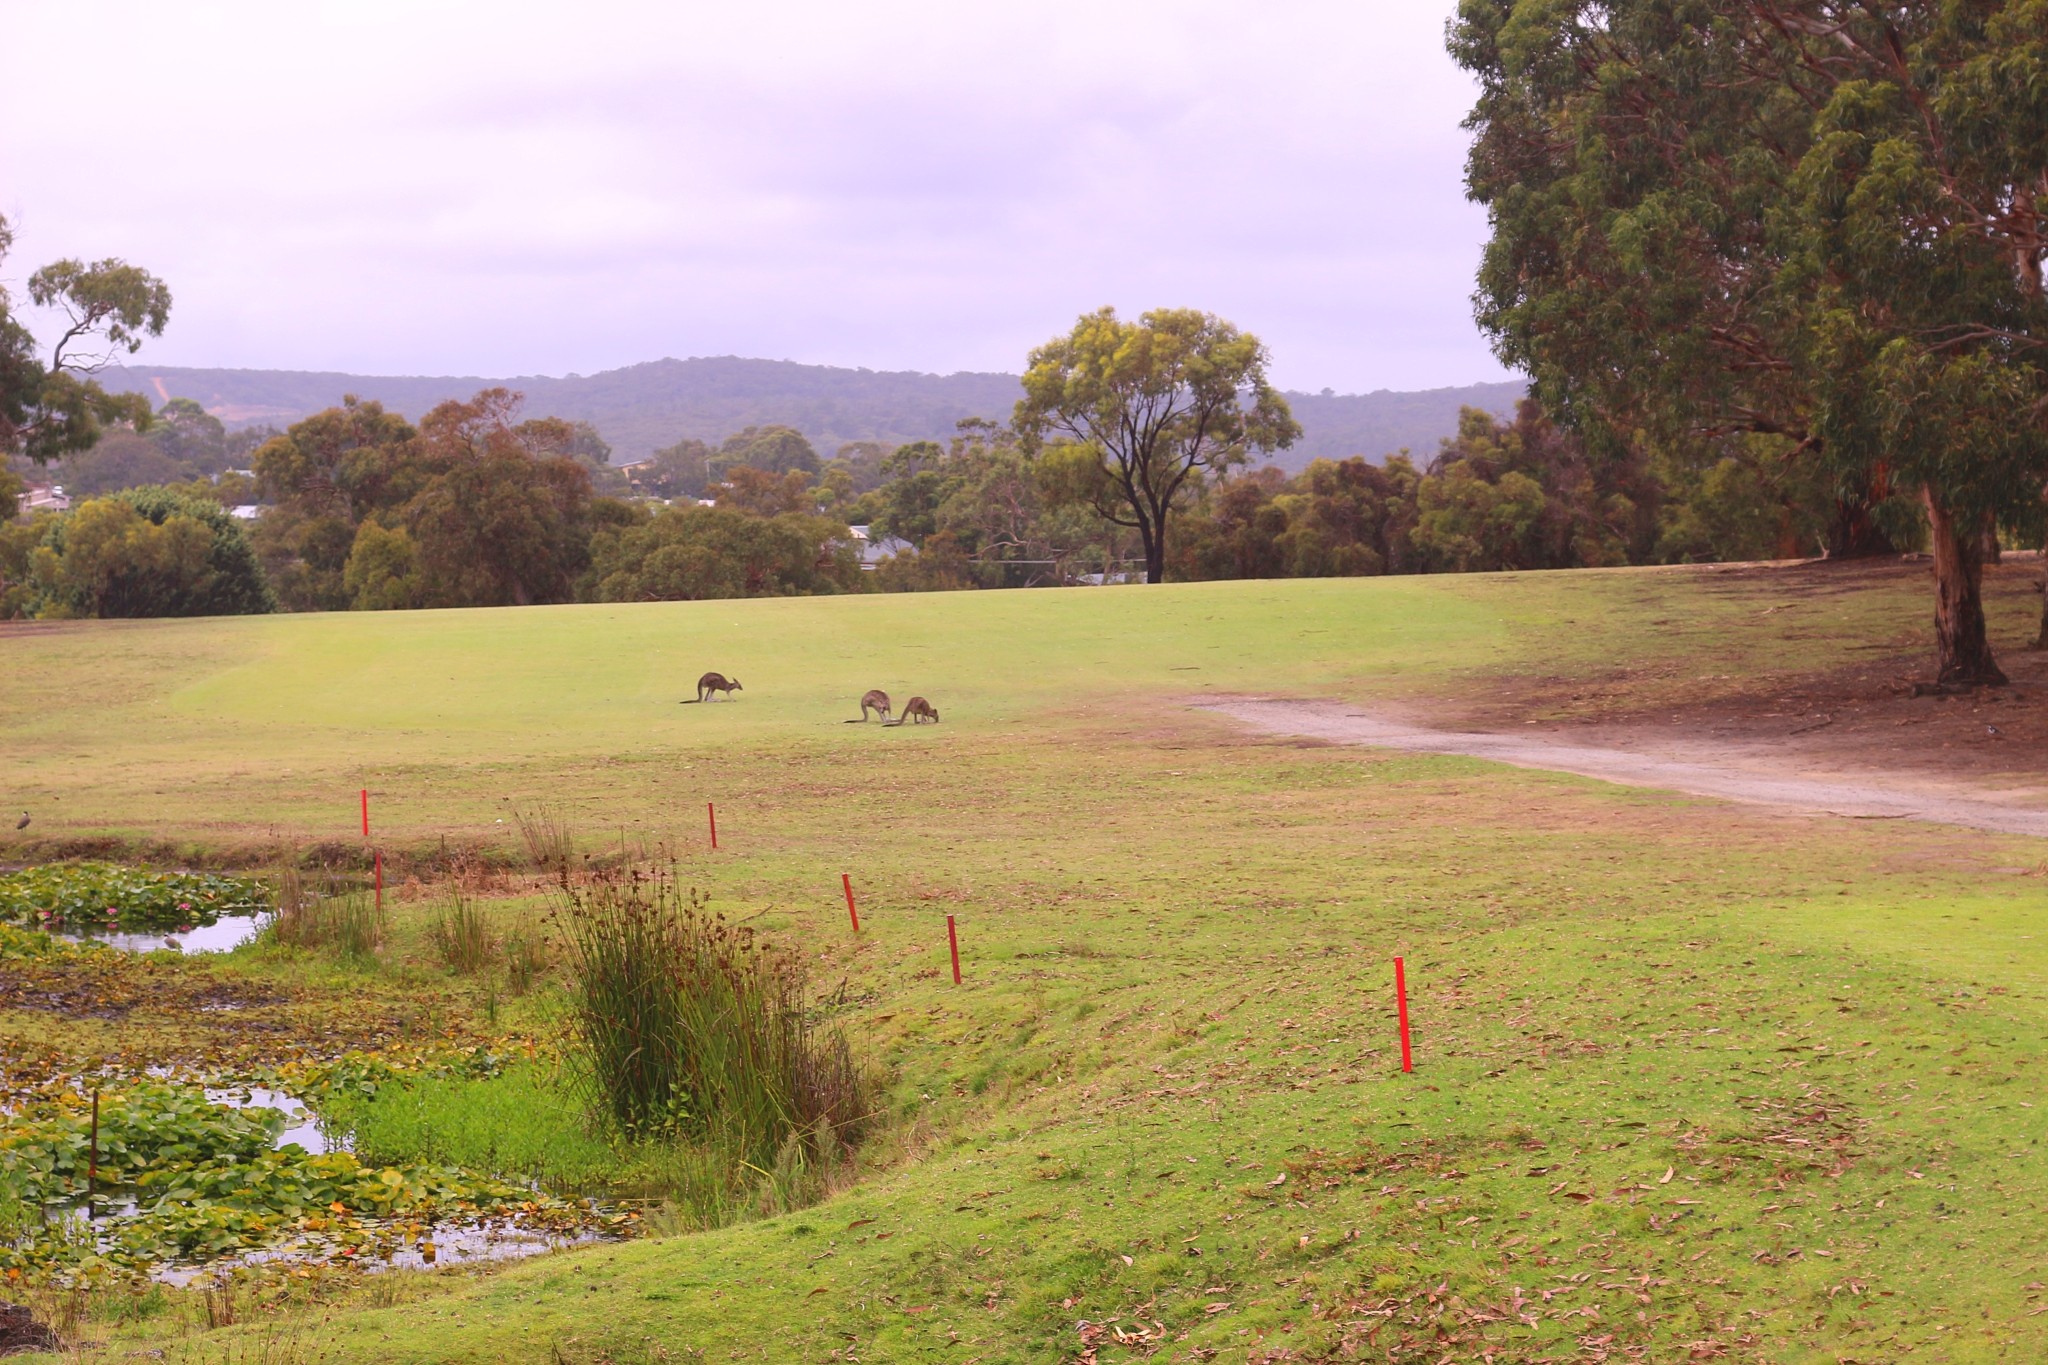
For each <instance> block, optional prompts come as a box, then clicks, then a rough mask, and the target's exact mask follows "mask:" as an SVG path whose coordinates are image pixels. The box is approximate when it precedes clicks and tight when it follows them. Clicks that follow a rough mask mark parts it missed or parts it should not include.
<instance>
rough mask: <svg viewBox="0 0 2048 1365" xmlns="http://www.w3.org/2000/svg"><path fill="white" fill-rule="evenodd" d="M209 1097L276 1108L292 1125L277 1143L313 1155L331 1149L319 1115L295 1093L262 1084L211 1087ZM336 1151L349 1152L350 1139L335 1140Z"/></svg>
mask: <svg viewBox="0 0 2048 1365" xmlns="http://www.w3.org/2000/svg"><path fill="white" fill-rule="evenodd" d="M206 1098H207V1101H208V1102H209V1103H211V1104H224V1105H226V1106H227V1107H228V1108H230V1109H275V1110H276V1111H277V1112H278V1113H280V1114H283V1115H284V1117H285V1122H286V1123H287V1124H288V1125H290V1126H289V1127H287V1128H286V1129H285V1130H284V1131H283V1132H281V1133H279V1134H278V1135H277V1142H276V1143H275V1144H274V1145H275V1146H278V1147H290V1146H293V1145H297V1146H300V1147H303V1148H305V1149H306V1151H307V1152H308V1153H310V1154H311V1155H313V1156H318V1155H320V1154H321V1153H322V1152H325V1151H327V1150H329V1144H328V1141H327V1132H326V1130H325V1129H324V1128H322V1127H321V1125H320V1119H319V1116H318V1115H316V1114H315V1113H314V1112H313V1111H312V1110H310V1109H308V1108H307V1107H306V1102H305V1101H304V1100H302V1099H300V1098H299V1097H298V1096H296V1095H287V1094H285V1093H284V1091H282V1090H265V1089H264V1088H263V1087H262V1086H260V1085H244V1086H208V1087H207V1088H206ZM333 1150H334V1151H337V1152H345V1151H347V1150H348V1142H347V1140H346V1139H344V1140H342V1141H340V1142H337V1143H334V1144H333Z"/></svg>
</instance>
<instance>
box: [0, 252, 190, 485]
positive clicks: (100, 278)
mask: <svg viewBox="0 0 2048 1365" xmlns="http://www.w3.org/2000/svg"><path fill="white" fill-rule="evenodd" d="M13 246H14V231H13V229H12V228H11V227H9V226H8V223H7V220H6V219H5V218H0V262H5V260H6V259H7V254H8V252H9V251H10V250H12V249H13ZM28 297H29V300H30V302H32V303H34V304H35V305H36V306H37V307H38V308H47V309H52V310H54V311H56V312H58V313H60V314H62V315H63V317H64V319H65V324H64V329H63V331H62V332H61V333H60V334H59V335H58V337H57V340H56V341H55V342H54V343H53V344H51V346H50V347H49V350H48V353H47V354H48V359H44V358H43V357H42V355H41V354H39V353H38V351H37V349H36V339H35V337H34V336H33V335H32V334H31V333H30V332H29V330H28V327H27V325H26V324H24V323H23V322H22V321H21V320H20V319H19V318H18V317H16V316H15V313H14V300H13V299H12V298H11V297H10V296H9V294H8V292H7V290H6V289H5V288H0V455H5V454H13V453H16V452H20V453H23V454H26V455H27V456H28V458H29V459H31V460H33V461H35V462H36V463H37V464H47V463H48V462H49V461H51V460H53V459H57V458H60V457H61V456H63V455H65V454H67V453H68V452H71V451H75V450H85V449H87V448H88V447H90V446H91V445H92V444H93V442H95V441H97V440H98V439H99V436H100V432H101V430H102V429H103V428H104V427H106V426H108V425H110V424H113V423H120V422H125V423H128V424H129V425H131V426H134V427H137V428H142V427H147V426H148V425H149V420H150V411H149V403H148V401H147V400H146V399H143V398H142V397H140V396H138V395H135V394H125V393H122V394H117V393H109V392H107V390H106V389H104V388H102V387H101V386H100V384H99V383H98V381H96V380H95V379H94V378H93V375H94V374H95V373H96V372H98V371H99V370H100V369H102V368H104V367H105V366H106V365H107V364H108V362H110V361H111V360H112V359H113V358H114V356H115V355H116V354H127V355H133V354H134V353H135V352H136V351H138V350H140V349H141V347H142V343H143V340H144V339H145V338H147V337H153V336H161V335H163V330H164V326H165V324H166V323H167V322H169V321H170V315H171V291H170V288H169V287H168V286H167V285H165V284H164V282H163V281H162V280H159V279H158V278H156V276H154V275H152V274H150V273H149V272H148V271H146V270H144V269H142V268H141V267H140V266H133V265H129V264H128V263H127V262H126V261H122V260H118V259H115V258H112V257H110V258H108V259H106V260H102V261H94V262H92V263H91V264H87V263H85V262H83V261H76V260H62V261H56V262H53V263H52V264H50V265H46V266H43V267H42V268H41V269H39V270H37V271H35V272H34V273H33V274H31V275H30V276H29V277H28Z"/></svg>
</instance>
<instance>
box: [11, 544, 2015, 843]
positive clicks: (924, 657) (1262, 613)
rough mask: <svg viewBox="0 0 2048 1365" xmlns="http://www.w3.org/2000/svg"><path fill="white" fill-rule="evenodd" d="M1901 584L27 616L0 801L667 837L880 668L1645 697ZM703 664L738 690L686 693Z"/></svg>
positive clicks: (163, 820) (1869, 613)
mask: <svg viewBox="0 0 2048 1365" xmlns="http://www.w3.org/2000/svg"><path fill="white" fill-rule="evenodd" d="M1913 592H1914V589H1913V588H1912V587H1911V586H1910V585H1899V586H1897V587H1894V588H1890V589H1887V590H1883V591H1875V592H1863V593H1858V594H1853V595H1844V596H1841V597H1839V598H1827V599H1823V600H1821V601H1817V602H1801V603H1796V604H1790V605H1793V606H1795V607H1796V608H1797V609H1796V610H1784V608H1785V607H1786V606H1787V605H1788V604H1787V603H1786V602H1784V601H1781V600H1780V598H1781V594H1780V593H1778V592H1777V591H1776V590H1775V589H1774V588H1773V587H1771V586H1769V585H1765V586H1763V587H1756V586H1752V585H1746V584H1733V583H1730V582H1728V581H1725V580H1724V576H1721V575H1717V574H1715V573H1713V572H1712V571H1707V570H1701V571H1664V572H1658V571H1626V572H1612V573H1610V572H1586V573H1576V574H1529V575H1501V576H1471V577H1462V578H1429V579H1424V578H1387V579H1335V580H1311V581H1292V582H1284V583H1263V582H1262V583H1214V584H1200V585H1178V586H1169V587H1163V588H1157V589H1149V590H1145V591H1138V590H1108V591H1096V590H1090V589H1069V590H1060V591H1045V592H1028V593H1026V592H1016V593H944V594H930V595H919V596H883V597H861V598H794V599H781V600H768V601H758V600H757V601H748V602H698V603H648V604H641V605H626V606H572V607H541V608H532V609H526V610H519V611H443V612H393V613H332V614H319V615H303V616H280V617H257V618H246V617H245V618H229V619H216V620H210V621H159V622H132V623H130V622H118V623H117V622H107V623H81V624H77V625H57V626H49V627H16V628H13V629H11V630H9V631H8V633H7V634H5V635H0V650H4V652H5V657H6V660H7V663H8V671H9V682H10V685H9V686H8V688H7V689H6V690H5V692H4V694H0V745H4V746H5V748H6V752H7V753H8V755H9V759H10V771H9V773H8V782H7V786H8V795H7V796H6V798H5V799H8V800H10V801H15V802H18V803H20V804H22V805H24V806H27V807H32V808H34V810H35V811H36V818H37V821H38V823H37V826H36V828H35V835H36V836H37V837H38V838H39V839H41V840H53V839H62V838H63V837H65V836H66V835H67V834H74V833H84V832H91V833H95V834H97V833H106V832H119V833H122V834H129V835H140V836H157V837H163V838H167V839H170V840H172V841H173V842H183V843H191V844H197V845H199V846H202V847H216V848H217V847H221V846H231V845H233V844H235V843H236V842H238V841H239V842H249V841H262V840H270V839H275V838H277V837H279V836H284V837H296V838H331V837H345V836H346V835H347V834H348V833H349V831H350V827H351V817H352V815H353V801H352V798H353V794H354V792H355V790H356V789H357V788H358V787H361V786H368V787H369V788H371V790H372V793H373V799H374V801H375V803H376V811H377V816H378V825H379V828H380V830H381V832H382V834H383V835H384V836H385V837H386V838H388V839H395V840H400V841H402V840H404V839H405V838H407V837H419V836H428V835H433V836H439V835H445V834H451V833H461V832H465V831H467V832H474V831H476V829H477V828H478V826H477V821H478V820H479V819H480V818H482V817H484V816H485V813H486V812H489V811H492V810H493V808H494V806H495V805H496V804H497V803H498V802H500V801H501V800H504V799H514V800H525V799H531V798H534V797H536V796H542V795H545V796H548V797H550V798H552V799H556V800H560V801H567V802H572V803H576V802H582V803H587V804H588V805H589V806H591V807H593V808H601V813H596V814H595V818H596V819H598V820H600V821H606V822H611V823H618V822H620V821H621V820H623V822H624V823H626V824H628V825H629V826H632V827H634V828H637V829H640V830H642V831H643V832H644V831H659V830H661V829H662V828H663V827H664V825H666V824H668V823H669V822H671V821H672V820H673V818H674V815H673V809H674V804H675V803H680V804H682V805H690V804H693V803H694V802H695V801H696V800H698V799H699V798H700V797H706V798H715V797H717V796H719V795H720V794H721V792H720V785H721V782H720V780H719V778H720V771H719V769H718V767H717V765H719V764H721V763H724V762H726V761H728V760H730V761H732V762H734V763H736V764H738V767H737V768H736V769H735V770H734V772H733V775H732V777H731V778H730V779H727V780H736V781H740V782H743V783H751V781H752V779H751V778H750V777H749V776H747V772H748V768H747V762H748V761H750V759H751V758H752V757H753V756H758V755H764V754H793V753H801V754H804V755H807V756H808V758H807V761H816V762H820V763H826V764H830V763H833V762H836V761H838V760H839V759H841V758H847V757H851V756H852V755H853V754H855V753H858V754H859V755H860V756H861V757H860V762H861V764H862V765H864V766H865V765H874V764H876V763H877V762H879V763H880V764H881V765H882V770H883V771H885V772H886V770H887V767H888V765H889V764H890V763H891V762H893V761H894V754H893V751H883V750H880V749H878V747H877V746H878V744H879V743H881V742H882V741H883V740H885V739H886V740H887V741H890V742H893V741H896V740H902V741H906V742H908V741H911V740H912V734H913V733H914V732H909V731H906V732H904V733H901V734H892V735H889V736H877V735H876V734H875V733H874V730H875V728H876V727H875V726H873V725H869V726H866V727H858V728H857V727H852V726H843V725H840V724H839V722H840V721H842V720H846V719H851V718H853V717H855V716H856V715H857V714H858V711H857V707H856V702H857V700H858V698H859V696H860V695H861V693H863V692H864V691H866V690H867V689H868V688H871V687H881V688H883V689H885V690H887V691H888V692H890V693H891V695H892V696H893V697H894V698H895V699H896V701H897V702H898V703H899V704H900V703H901V702H902V701H904V700H906V699H907V698H908V697H909V696H911V695H913V694H923V695H926V696H928V697H930V698H931V699H932V701H933V702H934V703H935V704H936V705H937V706H938V707H939V709H940V712H941V714H942V715H944V716H945V718H946V719H945V721H944V723H943V729H942V730H939V731H935V732H931V733H929V734H927V735H926V736H925V737H923V738H920V739H917V740H916V741H915V742H916V743H918V744H920V745H923V746H927V748H930V747H939V748H940V749H942V750H950V749H951V748H953V746H957V745H960V744H967V745H972V746H984V745H989V744H997V745H999V746H1002V747H1003V748H1004V749H1005V750H1006V751H1009V750H1016V749H1017V745H1018V744H1019V743H1021V742H1023V741H1025V740H1026V739H1027V738H1028V736H1027V734H1026V732H1025V729H1024V727H1027V726H1031V727H1035V726H1048V725H1050V726H1061V725H1071V724H1072V723H1073V722H1074V721H1075V720H1076V719H1080V718H1087V717H1091V716H1100V715H1104V714H1111V713H1115V714H1119V715H1126V716H1127V715H1128V714H1129V713H1130V710H1131V708H1132V707H1133V706H1143V707H1144V708H1146V709H1148V710H1151V711H1153V712H1155V713H1157V712H1159V711H1162V710H1163V711H1165V712H1169V713H1170V712H1172V711H1174V710H1176V709H1177V708H1178V705H1179V704H1180V703H1181V702H1182V701H1183V700H1184V699H1186V698H1189V697H1195V696H1199V695H1200V694H1201V693H1203V692H1205V691H1206V692H1231V691H1270V692H1279V693H1285V694H1290V695H1298V696H1317V695H1334V696H1342V697H1346V698H1352V699H1365V698H1371V697H1401V696H1404V695H1422V696H1430V695H1438V694H1443V693H1455V692H1458V691H1460V690H1472V689H1473V688H1474V687H1483V681H1482V680H1483V679H1485V678H1487V677H1488V676H1491V675H1494V674H1499V673H1511V674H1529V673H1538V674H1563V675H1575V674H1611V673H1613V672H1615V671H1616V670H1631V669H1633V670H1635V671H1637V672H1638V673H1639V674H1641V676H1640V677H1638V678H1637V679H1636V681H1635V685H1636V686H1637V687H1639V688H1641V689H1643V690H1644V691H1645V695H1654V692H1653V689H1654V688H1655V687H1656V686H1657V685H1658V682H1659V679H1660V678H1664V679H1667V680H1668V679H1669V678H1673V677H1680V678H1683V679H1684V680H1685V681H1688V682H1694V681H1697V680H1705V681H1707V682H1709V683H1710V682H1711V681H1712V680H1713V679H1716V678H1721V679H1726V678H1729V677H1739V676H1744V675H1746V674H1749V673H1752V672H1757V673H1770V672H1773V671H1796V670H1798V669H1803V668H1813V667H1816V666H1825V665H1828V664H1831V663H1835V662H1838V661H1839V660H1840V659H1842V658H1844V657H1849V654H1848V651H1850V650H1853V649H1854V648H1856V647H1859V646H1863V645H1866V644H1867V643H1868V642H1869V641H1871V640H1880V641H1891V640H1898V639H1900V638H1902V637H1903V638H1911V637H1912V635H1913V629H1912V628H1913V626H1914V625H1915V624H1916V623H1917V615H1918V603H1917V599H1916V598H1915V597H1914V595H1913ZM1773 606H1776V607H1778V608H1780V609H1781V610H1783V612H1784V614H1782V615H1773V614H1771V612H1770V610H1769V609H1770V608H1772V607H1773ZM1760 610H1762V611H1763V613H1764V614H1763V617H1762V619H1759V611H1760ZM2024 610H2025V607H2024V605H2023V604H2021V603H2017V602H2015V603H2013V604H2011V605H2010V607H2008V608H2007V613H2006V614H2009V615H2011V616H2014V617H2015V618H2017V617H2018V616H2019V615H2020V613H2021V612H2022V611H2024ZM1792 641H1797V642H1799V643H1797V644H1796V645H1795V644H1792V643H1791V642H1792ZM1700 661H1705V665H1706V667H1705V669H1702V668H1701V667H1700V666H1699V665H1700ZM707 669H718V670H721V671H723V672H726V673H728V674H731V675H733V676H736V677H738V678H739V679H740V680H741V681H742V683H743V684H744V685H745V689H746V690H744V691H743V692H741V693H740V694H739V695H738V697H737V698H736V699H735V700H734V701H733V702H732V703H731V704H729V705H728V704H727V703H724V702H709V703H706V704H704V705H702V706H696V705H691V706H687V707H685V706H678V705H677V704H676V703H677V702H678V701H679V700H681V699H683V698H686V697H690V696H693V695H694V692H695V682H696V678H697V676H698V675H699V674H700V673H702V672H704V671H705V670H707ZM1696 674H1697V675H1698V679H1696V678H1695V675H1696ZM899 747H907V745H905V746H899ZM1018 751H1019V752H1021V750H1018ZM918 752H924V750H919V751H918ZM884 753H887V754H888V756H887V757H881V758H879V759H878V755H881V754H884ZM742 755H745V756H748V757H747V758H746V759H743V758H742ZM700 763H701V764H706V765H711V768H710V770H709V771H702V772H700V776H699V777H698V779H697V780H695V781H692V780H690V779H689V777H688V774H689V773H690V772H692V771H697V769H695V768H693V765H694V764H700ZM728 790H729V789H728ZM497 813H499V814H501V813H502V812H497ZM490 818H495V815H493V816H492V817H490Z"/></svg>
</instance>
